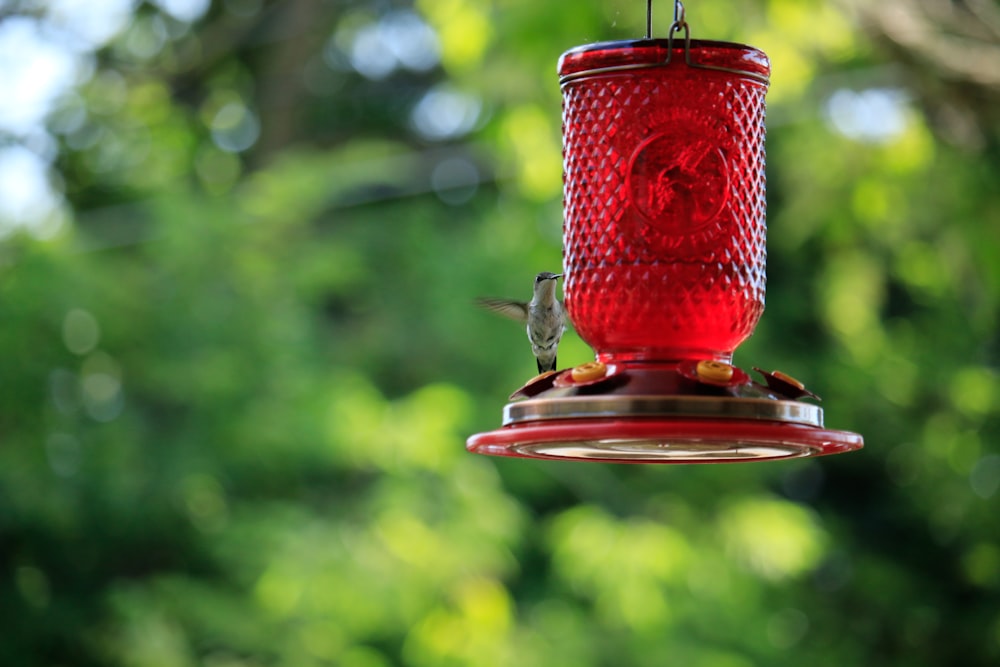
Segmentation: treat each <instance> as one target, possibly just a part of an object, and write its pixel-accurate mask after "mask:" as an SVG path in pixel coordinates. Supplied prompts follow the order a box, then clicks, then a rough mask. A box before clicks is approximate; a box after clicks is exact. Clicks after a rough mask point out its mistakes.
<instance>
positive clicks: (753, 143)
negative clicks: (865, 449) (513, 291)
mask: <svg viewBox="0 0 1000 667" xmlns="http://www.w3.org/2000/svg"><path fill="white" fill-rule="evenodd" d="M559 74H560V77H561V87H562V92H563V148H564V151H563V157H564V170H565V193H564V194H565V197H564V246H565V250H564V253H565V255H564V274H565V276H566V278H565V280H566V282H565V294H566V305H567V308H568V311H569V314H570V317H571V319H572V321H573V324H574V326H575V327H576V330H577V332H578V333H579V335H580V336H581V338H583V340H585V341H586V342H587V343H588V344H590V346H591V347H593V348H594V350H595V351H596V353H597V358H598V359H599V360H600V361H603V362H605V363H626V364H627V363H629V362H632V361H642V362H649V361H663V362H671V361H678V360H685V359H705V358H712V359H718V360H721V361H729V360H730V359H731V358H732V353H733V350H735V349H736V347H737V346H738V345H739V344H740V343H741V342H743V341H744V340H746V338H748V337H749V336H750V334H751V333H752V332H753V330H754V327H755V326H756V324H757V321H758V319H759V318H760V316H761V313H762V312H763V310H764V287H765V275H764V268H765V255H766V251H765V229H766V226H765V200H764V94H765V92H766V89H767V84H768V77H769V75H770V64H769V62H768V59H767V56H766V55H765V54H764V53H763V52H761V51H759V50H757V49H755V48H752V47H749V46H744V45H741V44H732V43H726V42H713V41H701V40H686V39H685V40H680V39H677V40H674V39H646V40H638V41H624V42H605V43H599V44H590V45H587V46H582V47H578V48H576V49H573V50H571V51H568V52H567V53H565V54H563V56H562V58H561V59H560V61H559Z"/></svg>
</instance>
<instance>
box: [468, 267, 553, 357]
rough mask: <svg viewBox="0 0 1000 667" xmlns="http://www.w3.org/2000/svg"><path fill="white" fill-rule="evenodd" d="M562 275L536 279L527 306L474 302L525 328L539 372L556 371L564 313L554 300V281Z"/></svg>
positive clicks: (505, 301)
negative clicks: (521, 324)
mask: <svg viewBox="0 0 1000 667" xmlns="http://www.w3.org/2000/svg"><path fill="white" fill-rule="evenodd" d="M561 276H562V274H561V273H549V272H548V271H542V272H541V273H539V274H538V275H537V276H535V292H534V295H533V296H532V297H531V302H530V303H524V302H523V301H512V300H510V299H488V298H485V299H477V300H476V302H477V303H478V304H479V305H480V306H482V307H484V308H488V309H489V310H492V311H493V312H494V313H497V314H499V315H503V316H504V317H509V318H510V319H512V320H517V321H518V322H521V323H523V324H525V325H527V330H528V340H530V341H531V351H532V352H533V353H534V354H535V361H536V362H537V363H538V372H539V373H544V372H545V371H554V370H556V351H557V349H558V348H559V339H560V338H562V335H563V332H564V331H565V330H566V310H565V309H564V308H563V305H562V304H561V303H560V302H559V299H557V298H556V282H558V280H559V278H560V277H561Z"/></svg>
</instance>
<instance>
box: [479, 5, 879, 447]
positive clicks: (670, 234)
mask: <svg viewBox="0 0 1000 667" xmlns="http://www.w3.org/2000/svg"><path fill="white" fill-rule="evenodd" d="M651 5H652V1H651V0H648V1H647V24H646V25H647V28H646V37H645V39H640V40H631V41H616V42H603V43H597V44H588V45H585V46H580V47H577V48H574V49H571V50H570V51H567V52H566V53H564V54H563V55H562V57H561V58H560V60H559V67H558V69H559V76H560V86H561V89H562V95H563V164H564V172H565V173H564V183H565V185H564V201H563V206H564V226H563V241H564V250H563V253H564V256H563V273H564V276H565V286H564V292H565V296H566V308H567V312H568V314H569V317H570V319H571V321H572V322H573V325H574V327H575V328H576V331H577V333H578V334H579V335H580V337H581V338H582V339H583V340H584V341H585V342H586V343H588V344H589V345H590V346H591V347H592V348H593V349H594V350H595V352H596V360H595V361H594V362H591V363H588V364H584V365H582V366H578V367H576V368H573V369H567V370H563V371H555V372H549V373H546V374H542V375H540V376H538V377H536V378H534V379H533V380H531V381H530V382H528V384H526V385H525V386H524V387H522V388H521V389H519V390H518V391H516V392H514V394H512V396H511V402H510V403H509V404H508V405H507V406H506V407H505V408H504V411H503V425H502V426H501V428H499V429H497V430H495V431H490V432H488V433H480V434H477V435H474V436H472V437H471V438H469V440H468V442H467V448H468V449H469V450H470V451H473V452H478V453H480V454H491V455H499V456H515V457H528V458H544V459H559V460H566V459H583V460H591V461H607V462H632V463H721V462H734V461H759V460H774V459H786V458H798V457H806V456H818V455H824V454H836V453H840V452H847V451H851V450H855V449H859V448H861V447H862V446H863V440H862V438H861V436H860V435H858V434H856V433H851V432H847V431H835V430H829V429H826V428H825V427H824V425H823V410H822V409H821V408H820V407H818V406H817V405H816V404H815V403H811V402H807V400H805V399H816V398H817V397H816V396H815V395H814V394H812V393H811V392H810V391H808V390H807V389H806V388H805V387H804V386H803V385H802V384H801V383H800V382H798V381H797V380H795V379H794V378H791V377H789V376H788V375H785V374H783V373H780V372H778V371H774V372H765V371H761V370H759V369H754V370H755V371H756V372H757V373H759V374H760V381H755V380H753V379H752V377H751V375H750V374H749V373H747V372H745V371H744V370H742V369H740V368H738V367H736V366H733V365H732V356H733V352H734V350H735V349H736V348H737V347H738V346H739V345H740V344H741V343H742V342H743V341H745V340H746V339H747V338H748V337H749V336H750V335H751V334H752V333H753V330H754V328H755V326H756V325H757V321H758V320H759V319H760V316H761V314H762V312H763V310H764V286H765V273H764V265H765V255H766V249H765V231H766V223H765V197H764V187H765V186H764V94H765V92H766V90H767V86H768V81H769V77H770V63H769V61H768V58H767V56H766V55H765V54H764V53H763V52H762V51H760V50H758V49H755V48H753V47H750V46H745V45H742V44H734V43H729V42H717V41H705V40H694V39H691V36H690V28H689V26H688V23H687V22H686V20H685V16H684V8H683V5H681V3H680V2H675V4H674V21H673V23H672V25H671V26H670V29H669V32H668V34H667V37H666V38H665V39H654V38H653V37H652V35H651V24H652V21H651V15H652V11H651V10H652V7H651Z"/></svg>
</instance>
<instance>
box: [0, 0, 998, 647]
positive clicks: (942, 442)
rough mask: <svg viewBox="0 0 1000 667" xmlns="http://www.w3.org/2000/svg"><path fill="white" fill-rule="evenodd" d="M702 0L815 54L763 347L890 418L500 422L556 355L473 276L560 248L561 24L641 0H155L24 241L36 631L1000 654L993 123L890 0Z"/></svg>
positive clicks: (16, 379) (776, 115)
mask: <svg viewBox="0 0 1000 667" xmlns="http://www.w3.org/2000/svg"><path fill="white" fill-rule="evenodd" d="M668 4H669V3H659V5H664V7H659V6H658V14H657V22H656V24H657V26H658V28H657V29H656V30H655V32H656V33H657V34H660V33H663V32H664V31H665V30H666V26H667V22H668V20H669V17H668V16H667V14H668V13H669V8H668V7H666V5H668ZM688 4H689V7H688V18H689V20H690V21H691V24H692V31H693V33H694V36H695V37H705V38H713V39H728V40H734V41H742V42H747V43H751V44H754V45H755V46H758V47H761V48H763V49H764V50H765V51H767V52H768V53H769V54H770V55H771V57H772V60H773V69H774V76H773V85H772V91H771V94H770V97H769V104H770V106H769V119H770V120H769V135H768V152H769V155H768V158H769V160H768V177H769V183H768V185H769V199H770V207H769V225H770V239H769V250H770V253H769V256H768V262H769V277H770V280H769V286H768V309H767V312H766V314H765V316H764V318H763V321H762V323H761V325H760V327H759V329H758V331H757V334H756V335H755V336H754V337H753V338H752V339H751V340H750V341H749V342H748V343H747V344H746V345H745V346H744V347H743V348H741V350H740V351H739V352H738V353H737V362H738V363H740V364H741V365H743V366H750V365H760V366H765V367H777V368H781V369H784V370H786V371H788V372H791V373H792V374H794V375H796V376H798V377H802V378H805V379H806V380H807V381H808V382H809V384H810V386H811V387H813V388H814V389H815V390H816V391H818V392H819V393H820V394H822V395H823V396H824V397H825V399H826V401H825V402H824V404H823V406H824V408H825V409H826V411H827V422H828V423H829V424H830V425H831V426H832V427H834V428H843V429H850V430H855V431H859V432H861V433H863V434H864V435H865V437H866V440H867V448H866V449H865V450H863V451H862V452H861V453H857V454H851V455H848V456H842V457H834V458H830V459H820V460H815V461H801V462H785V463H769V464H754V465H729V466H707V467H696V466H679V467H669V466H663V467H660V466H612V465H601V464H592V463H548V462H532V461H520V460H504V459H496V460H494V459H489V458H483V457H478V456H473V455H471V454H467V453H466V452H465V451H464V448H463V446H464V439H465V437H466V436H467V435H468V434H470V433H472V432H475V431H481V430H488V429H491V428H494V427H495V426H496V425H497V423H498V420H499V411H500V407H501V405H502V404H503V403H504V402H505V397H506V396H507V394H508V393H509V392H510V390H511V389H512V388H514V387H516V386H518V385H519V384H520V383H521V382H523V380H524V379H525V378H527V377H529V376H531V375H532V374H533V364H534V362H533V360H532V358H531V355H530V354H529V351H528V347H527V344H526V341H525V340H523V332H522V331H521V330H520V329H519V328H518V327H516V326H508V324H509V323H507V324H505V323H504V322H503V321H500V320H496V319H493V318H491V317H490V316H489V315H487V314H483V313H481V312H478V311H476V310H475V309H474V308H473V307H472V306H471V305H470V304H471V303H472V301H473V298H474V297H475V296H477V295H482V294H495V295H508V296H517V295H518V294H521V295H524V296H527V295H526V294H525V292H526V289H527V288H526V286H527V285H528V281H529V279H530V276H532V275H533V274H535V273H536V272H538V271H541V270H556V269H557V268H558V267H559V266H560V264H561V252H560V243H561V238H560V225H561V222H560V221H561V204H560V187H561V180H560V175H561V164H560V155H559V152H560V137H559V123H560V116H559V91H558V85H557V82H556V77H555V73H554V72H555V61H556V58H557V57H558V55H559V54H560V53H561V52H562V51H564V50H566V49H568V48H570V47H572V46H575V45H577V44H581V43H585V42H588V41H599V40H605V39H617V38H627V37H634V36H638V35H641V34H642V32H643V30H644V15H643V10H644V7H643V3H641V2H637V1H627V2H626V1H625V0H616V1H614V2H596V1H594V2H590V1H588V2H574V3H568V2H556V1H555V0H494V1H492V2H489V1H487V0H418V1H417V2H416V3H415V5H412V6H411V5H410V4H409V3H407V2H403V1H400V2H389V1H385V2H370V3H366V2H349V1H347V0H343V1H340V2H336V1H335V2H319V1H306V0H298V1H296V2H273V3H272V2H250V1H247V0H239V1H238V0H226V1H225V2H220V3H217V4H215V5H213V6H211V7H210V8H208V10H207V12H206V13H205V14H204V16H202V17H200V18H199V19H198V20H197V21H196V22H194V23H193V24H191V25H189V24H188V23H185V22H184V21H180V20H178V19H177V18H172V17H170V16H169V15H168V14H167V13H164V12H163V11H161V10H160V9H158V8H157V6H162V7H169V6H170V3H158V5H157V6H154V5H141V6H139V7H138V8H136V9H135V12H134V15H133V17H132V21H131V22H130V23H129V24H128V25H127V26H126V27H125V28H124V29H123V30H122V31H121V32H120V34H118V36H117V37H115V38H114V39H113V40H112V41H111V42H110V43H108V44H106V45H105V46H104V47H103V48H102V49H101V50H100V51H99V52H98V54H97V56H96V60H95V67H94V71H93V73H92V75H91V76H90V77H89V78H87V79H86V80H85V81H84V82H82V83H81V84H80V85H79V88H78V90H77V92H76V93H75V94H73V95H67V96H66V97H65V98H64V99H63V100H62V101H61V102H60V105H59V106H58V108H56V109H55V110H54V111H53V113H52V114H50V115H49V121H48V122H49V127H50V131H51V132H52V133H53V136H54V137H55V138H56V140H57V142H58V152H57V157H56V159H55V163H54V167H53V168H54V170H55V171H56V172H58V174H60V180H61V183H62V186H61V187H62V191H63V193H64V196H65V202H66V203H65V207H64V215H65V216H66V219H65V220H64V221H63V222H62V223H61V226H58V222H57V223H55V224H57V228H56V231H51V230H52V225H51V224H50V225H49V226H48V227H45V229H47V230H49V231H48V232H46V233H45V234H42V235H41V237H42V238H36V236H38V235H37V234H36V235H34V236H33V235H32V233H31V232H30V231H21V232H17V233H8V234H7V236H6V237H4V238H3V239H2V240H0V315H2V320H0V321H2V326H0V350H2V351H3V353H2V354H0V622H2V624H3V631H2V632H0V664H4V665H38V666H51V667H55V666H63V667H69V666H71V665H72V666H74V667H87V666H90V665H115V666H121V667H189V666H194V665H204V666H206V667H257V666H265V665H276V666H277V665H282V666H289V667H309V666H312V665H342V666H345V667H382V666H388V665H408V666H413V667H444V666H449V665H476V666H483V667H489V666H493V665H496V666H501V665H503V666H506V665H519V666H531V665H537V666H539V667H541V666H550V665H564V664H574V665H581V666H585V665H594V666H597V665H602V666H605V665H607V666H610V665H630V666H632V665H634V666H637V667H641V666H646V665H648V666H654V665H655V666H663V665H686V666H690V667H744V666H752V665H770V666H776V665H801V664H813V665H826V664H850V665H863V664H880V665H886V666H900V667H902V666H905V667H922V666H932V665H933V666H944V665H963V666H966V667H974V666H976V665H991V664H997V661H998V660H1000V605H998V604H997V602H998V599H1000V598H998V593H1000V530H998V529H1000V522H998V518H997V517H998V514H997V501H998V498H1000V492H998V489H1000V451H998V447H997V438H998V435H1000V412H998V409H1000V386H998V378H997V373H996V366H997V363H998V360H997V354H998V347H997V342H998V338H997V334H996V331H997V315H998V312H997V309H998V304H1000V298H998V297H1000V191H998V190H997V188H996V183H997V182H1000V157H998V150H1000V143H998V141H997V134H996V132H995V128H990V127H983V128H981V129H982V133H981V134H982V141H981V142H980V143H978V144H976V145H975V146H969V145H962V144H956V143H954V142H951V141H948V140H946V139H947V137H946V136H945V135H946V133H943V132H941V131H940V128H938V127H936V126H935V125H934V124H932V123H931V122H929V121H928V118H930V117H931V115H930V114H931V110H930V109H929V107H927V106H926V105H924V104H923V103H922V102H921V96H922V94H923V93H924V92H925V89H924V88H922V87H921V86H922V85H923V84H922V83H921V80H920V78H919V77H913V76H910V75H909V74H908V73H907V72H908V70H907V67H908V66H909V65H907V63H906V62H905V59H904V58H902V57H900V56H898V54H897V55H894V54H893V52H892V51H891V50H887V49H884V48H880V47H879V46H878V42H877V40H874V39H873V38H872V37H871V36H870V35H869V34H866V33H864V32H862V31H861V30H860V28H859V27H858V25H859V22H858V20H857V17H856V16H855V15H854V14H852V13H851V11H849V10H848V9H845V8H844V6H849V5H850V4H851V3H844V5H831V4H828V3H822V2H818V1H816V0H810V1H808V2H798V1H792V0H769V1H767V2H764V1H760V2H745V3H739V6H738V7H736V6H735V3H730V2H724V1H722V0H699V1H697V2H695V1H694V0H692V2H690V3H688ZM39 7H40V6H39V5H37V4H34V3H17V2H14V3H2V4H0V8H2V9H4V10H5V11H7V12H8V13H12V14H18V13H21V14H25V15H32V14H33V15H34V16H36V18H38V20H40V21H45V20H48V18H47V17H49V15H48V14H47V13H46V10H45V9H44V8H42V9H40V8H39ZM737 9H738V11H737ZM407 22H408V23H407ZM401 25H402V26H403V27H404V28H405V27H406V26H409V28H408V29H409V30H410V31H411V32H410V33H405V31H404V32H399V31H400V30H403V28H400V27H399V26H401ZM393 26H395V29H396V30H397V32H395V33H393V32H392V29H393ZM415 26H416V27H415ZM419 26H423V28H419ZM428 27H429V29H432V31H433V32H432V34H433V35H434V38H433V39H432V40H431V41H430V42H426V43H425V46H424V47H423V48H424V50H423V51H420V50H419V49H417V47H412V48H413V49H417V50H415V51H413V52H412V53H410V56H406V55H405V52H404V51H401V50H398V49H397V50H396V51H392V50H391V49H390V48H389V47H390V46H391V45H393V44H395V45H397V46H399V47H400V49H402V48H403V46H405V45H406V44H407V43H409V42H407V41H406V40H410V42H412V41H413V40H414V39H416V38H415V37H414V35H418V36H419V35H423V36H424V37H423V39H427V38H426V34H427V33H426V29H428ZM380 29H381V30H382V32H381V33H379V32H378V30H380ZM420 30H424V31H425V32H420ZM373 31H374V32H373ZM414 31H416V32H414ZM379 35H381V37H379V39H382V40H383V41H381V42H378V41H377V40H376V42H375V46H374V47H371V46H370V47H367V48H368V51H365V48H362V47H364V40H365V39H369V40H370V39H375V38H376V37H378V36H379ZM385 35H389V37H386V36H385ZM151 36H152V37H151ZM157 36H159V37H157ZM373 36H374V37H373ZM154 37H156V39H154ZM404 38H405V39H404ZM151 40H152V41H151ZM393 40H396V41H393ZM150 44H153V45H154V47H155V48H154V47H150V46H149V45H150ZM359 44H361V46H358V45H359ZM427 44H430V45H431V46H427ZM400 45H402V46H400ZM372 49H374V50H372ZM387 53H395V54H396V55H395V56H393V57H395V58H396V60H392V59H391V58H390V59H389V60H386V54H387ZM365 54H368V55H365ZM400 54H402V55H400ZM421 54H422V57H424V58H425V59H426V58H431V57H432V56H433V58H432V59H431V60H430V61H427V62H423V64H421V63H420V62H418V61H417V60H416V59H417V57H418V56H421ZM407 57H409V58H410V60H407ZM365 58H368V60H365ZM379 63H382V64H381V65H380V64H379ZM386 63H388V65H386ZM376 67H382V69H380V70H377V69H373V68H376ZM366 68H368V69H366ZM366 73H367V75H366ZM931 74H933V71H931ZM921 76H923V77H924V78H927V77H928V76H929V75H928V74H927V69H926V68H924V69H922V70H921ZM931 78H933V77H932V76H931ZM872 89H874V90H891V91H894V93H893V94H894V95H896V97H894V98H893V99H894V100H896V105H895V106H893V107H891V108H890V109H889V111H890V112H892V114H895V116H892V118H890V119H889V120H892V119H895V121H894V123H895V124H893V123H891V122H889V120H886V117H884V116H883V117H881V120H882V121H884V122H883V123H882V125H877V127H876V130H877V131H876V130H870V131H869V133H868V134H865V132H864V131H863V130H864V128H862V129H861V130H858V129H857V128H855V131H854V134H853V135H852V129H851V127H850V126H848V125H845V124H844V123H839V124H838V121H840V120H843V119H842V118H840V117H839V116H838V109H842V107H838V106H837V105H835V104H833V102H832V100H833V99H834V96H835V95H836V94H837V93H838V92H839V93H841V95H842V96H841V97H840V98H838V99H840V100H842V101H843V100H847V102H851V99H853V100H854V103H857V102H858V99H860V98H859V97H858V96H859V95H861V93H862V92H864V91H867V90H872ZM984 90H986V89H985V88H984ZM987 92H988V91H987ZM434 94H437V95H439V96H438V97H437V98H435V97H433V95H434ZM849 94H853V95H855V98H850V97H846V98H845V97H843V95H849ZM440 95H444V97H440ZM984 95H985V93H984ZM429 96H430V97H429ZM449 96H450V97H449ZM429 99H430V100H431V102H433V101H434V100H437V101H438V102H440V101H441V100H444V101H445V102H447V104H444V105H443V106H437V107H435V106H433V104H431V102H428V100H429ZM421 104H427V105H429V106H428V107H426V109H429V110H430V111H429V115H424V116H421V115H420V112H418V111H417V110H418V109H419V108H420V105H421ZM843 108H846V109H847V110H848V111H850V109H852V108H854V107H850V106H849V105H848V106H847V107H843ZM81 110H82V112H83V113H84V114H85V120H84V121H82V122H80V123H78V124H73V123H61V121H60V118H64V117H67V116H68V115H72V114H74V113H78V112H81ZM890 115H891V114H890ZM897 116H898V118H897ZM421 119H423V120H421ZM869 120H871V119H870V118H869ZM421 123H422V124H421ZM886 123H888V125H887V124H886ZM60 128H62V129H60ZM66 128H70V129H66ZM879 128H882V129H879ZM886 128H888V129H886ZM589 355H590V351H589V349H588V348H587V347H586V345H585V344H583V343H582V342H581V341H579V340H578V339H576V338H575V337H574V336H572V335H569V336H568V337H567V340H566V342H565V343H564V346H563V350H562V351H561V355H560V357H561V360H562V361H563V364H564V365H570V364H575V363H582V362H584V361H587V360H589V358H590V357H589Z"/></svg>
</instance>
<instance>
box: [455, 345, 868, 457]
mask: <svg viewBox="0 0 1000 667" xmlns="http://www.w3.org/2000/svg"><path fill="white" fill-rule="evenodd" d="M720 369H721V370H723V371H725V374H724V378H723V379H718V378H716V377H715V376H713V375H709V373H714V372H717V371H719V370H720ZM761 374H762V375H763V376H764V378H765V379H766V380H767V383H766V384H762V383H755V382H752V381H751V379H750V377H749V376H748V375H747V374H746V373H745V372H744V371H741V370H739V369H737V368H735V367H732V366H729V365H728V364H725V363H719V362H708V363H707V365H706V363H705V362H694V361H691V362H680V363H667V364H639V365H634V366H627V365H607V366H606V365H604V364H602V363H592V364H585V365H584V366H579V367H577V368H576V369H574V370H573V371H562V372H558V373H548V374H543V375H539V376H538V377H536V378H533V379H532V380H531V381H529V382H528V383H527V384H525V385H524V386H523V387H521V388H520V389H518V390H517V391H515V392H514V393H513V394H511V399H513V402H511V403H508V404H507V405H506V406H505V407H504V411H503V425H502V427H501V428H499V429H497V430H495V431H489V432H487V433H479V434H477V435H474V436H472V437H471V438H469V439H468V441H467V442H466V448H467V449H468V450H469V451H471V452H476V453H479V454H489V455H492V456H514V457H522V458H537V459H555V460H567V459H576V460H585V461H606V462H617V463H728V462H737V461H766V460H776V459H792V458H802V457H807V456H823V455H826V454H840V453H842V452H849V451H852V450H855V449H861V447H863V446H864V440H863V439H862V437H861V436H860V435H858V434H857V433H851V432H849V431H833V430H828V429H826V428H825V427H824V425H823V410H822V408H820V407H819V406H817V405H815V404H812V403H807V402H804V401H802V400H798V399H800V398H803V397H809V398H812V399H814V400H815V399H818V397H817V396H816V395H815V394H813V393H812V392H809V391H808V390H806V389H805V388H804V387H803V386H802V384H801V383H799V382H798V381H797V380H794V379H793V378H790V377H789V376H787V375H785V374H782V373H778V372H774V373H766V372H763V371H761Z"/></svg>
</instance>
